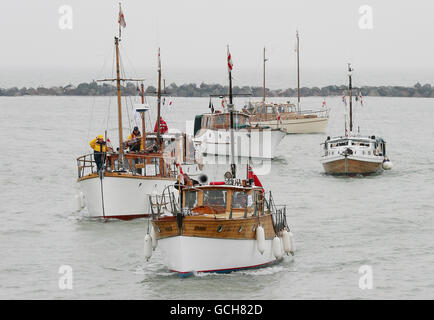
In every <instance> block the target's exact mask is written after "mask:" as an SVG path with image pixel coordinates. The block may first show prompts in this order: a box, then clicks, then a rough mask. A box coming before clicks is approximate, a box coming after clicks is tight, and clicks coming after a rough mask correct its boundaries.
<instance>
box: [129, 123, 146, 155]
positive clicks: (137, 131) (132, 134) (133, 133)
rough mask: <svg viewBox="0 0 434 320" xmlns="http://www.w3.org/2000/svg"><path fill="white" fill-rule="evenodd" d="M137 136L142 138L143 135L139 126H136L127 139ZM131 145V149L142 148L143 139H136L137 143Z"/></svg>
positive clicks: (138, 149)
mask: <svg viewBox="0 0 434 320" xmlns="http://www.w3.org/2000/svg"><path fill="white" fill-rule="evenodd" d="M137 138H142V135H141V133H140V131H139V127H134V129H133V132H131V134H130V135H129V136H128V138H127V141H130V140H133V139H137ZM129 147H130V151H140V150H142V149H143V143H142V139H140V141H136V142H135V143H132V144H130V145H129Z"/></svg>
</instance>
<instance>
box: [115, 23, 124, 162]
mask: <svg viewBox="0 0 434 320" xmlns="http://www.w3.org/2000/svg"><path fill="white" fill-rule="evenodd" d="M119 30H120V28H119ZM115 47H116V90H117V95H118V127H119V128H118V129H119V162H120V163H122V162H123V153H124V151H123V141H124V140H123V136H122V101H121V75H120V67H119V38H118V37H115Z"/></svg>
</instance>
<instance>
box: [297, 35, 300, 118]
mask: <svg viewBox="0 0 434 320" xmlns="http://www.w3.org/2000/svg"><path fill="white" fill-rule="evenodd" d="M296 38H297V110H298V112H300V39H299V37H298V30H297V32H296Z"/></svg>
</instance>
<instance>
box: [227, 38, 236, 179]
mask: <svg viewBox="0 0 434 320" xmlns="http://www.w3.org/2000/svg"><path fill="white" fill-rule="evenodd" d="M228 72H229V104H228V109H229V121H230V123H229V125H230V127H229V130H230V135H231V173H232V178H234V179H235V177H236V166H235V155H234V152H235V150H234V149H235V148H234V105H233V99H232V58H231V54H230V52H229V45H228Z"/></svg>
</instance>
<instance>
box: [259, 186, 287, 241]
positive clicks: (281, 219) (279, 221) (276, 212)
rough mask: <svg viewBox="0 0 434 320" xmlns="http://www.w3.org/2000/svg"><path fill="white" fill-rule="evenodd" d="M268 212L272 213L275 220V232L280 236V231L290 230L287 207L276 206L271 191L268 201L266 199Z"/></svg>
mask: <svg viewBox="0 0 434 320" xmlns="http://www.w3.org/2000/svg"><path fill="white" fill-rule="evenodd" d="M264 200H265V204H266V207H267V210H268V211H269V212H271V217H272V219H273V228H274V232H275V233H276V234H278V233H279V232H280V231H282V230H285V229H288V222H287V221H286V205H276V204H275V202H274V199H273V195H272V194H271V191H270V192H269V194H268V200H267V199H266V198H264Z"/></svg>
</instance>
